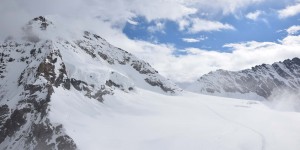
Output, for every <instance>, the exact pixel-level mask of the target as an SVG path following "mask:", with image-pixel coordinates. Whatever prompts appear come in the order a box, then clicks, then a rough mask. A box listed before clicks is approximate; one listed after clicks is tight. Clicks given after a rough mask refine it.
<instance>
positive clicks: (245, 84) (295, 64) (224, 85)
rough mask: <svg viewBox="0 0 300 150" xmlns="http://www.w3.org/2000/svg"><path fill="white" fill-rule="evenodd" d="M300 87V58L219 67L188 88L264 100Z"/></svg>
mask: <svg viewBox="0 0 300 150" xmlns="http://www.w3.org/2000/svg"><path fill="white" fill-rule="evenodd" d="M299 89H300V59H299V58H293V59H292V60H290V59H287V60H284V61H283V62H276V63H273V64H272V65H267V64H262V65H257V66H255V67H252V68H251V69H246V70H241V71H236V72H235V71H226V70H217V71H215V72H210V73H208V74H205V75H203V76H202V77H200V78H199V79H198V80H197V81H196V82H195V83H193V84H192V85H190V86H189V87H188V88H187V90H189V91H193V92H197V93H203V94H209V95H218V96H225V97H233V98H242V99H255V100H264V99H268V98H269V97H270V96H271V95H272V92H274V91H276V92H279V91H281V90H288V91H291V92H298V91H299Z"/></svg>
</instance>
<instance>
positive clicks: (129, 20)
mask: <svg viewBox="0 0 300 150" xmlns="http://www.w3.org/2000/svg"><path fill="white" fill-rule="evenodd" d="M127 22H128V23H129V24H132V25H138V24H139V23H138V22H136V21H134V20H131V19H127Z"/></svg>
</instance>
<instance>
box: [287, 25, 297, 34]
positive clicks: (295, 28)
mask: <svg viewBox="0 0 300 150" xmlns="http://www.w3.org/2000/svg"><path fill="white" fill-rule="evenodd" d="M299 31H300V26H298V25H294V26H291V27H290V28H288V29H286V32H287V33H288V34H290V35H294V34H297V33H299Z"/></svg>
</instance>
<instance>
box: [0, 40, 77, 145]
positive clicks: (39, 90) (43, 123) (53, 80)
mask: <svg viewBox="0 0 300 150" xmlns="http://www.w3.org/2000/svg"><path fill="white" fill-rule="evenodd" d="M47 45H48V46H50V45H51V42H50V41H47V42H45V43H43V46H47ZM19 46H21V45H19V44H15V45H13V44H10V46H8V47H9V48H3V47H0V50H1V51H2V53H1V55H3V56H4V55H7V57H6V58H3V61H2V63H3V64H6V65H11V64H10V63H18V62H24V61H27V63H26V64H27V67H25V69H24V70H23V71H22V73H21V74H20V76H19V79H18V83H17V86H18V88H19V89H20V91H21V92H18V93H16V94H18V95H17V97H18V99H16V101H15V102H16V104H15V106H14V107H13V106H8V105H6V104H4V105H2V106H1V107H0V108H1V109H0V122H1V126H0V149H4V150H8V149H26V150H31V149H36V150H41V149H43V150H52V149H77V148H76V145H75V143H74V142H73V140H72V139H71V138H70V137H69V136H68V135H66V134H65V133H64V131H63V128H62V126H61V125H54V124H52V123H51V122H50V120H49V118H48V112H49V102H50V100H51V95H52V93H53V92H54V90H53V87H55V86H56V87H57V86H64V85H65V84H66V83H67V82H66V71H65V67H64V64H63V63H61V64H59V66H60V68H55V65H56V63H58V62H57V59H61V56H60V54H59V51H57V50H51V51H50V52H49V53H48V55H47V56H46V57H43V56H42V55H38V54H34V52H33V51H30V55H31V56H28V57H23V56H22V57H21V58H18V57H15V58H14V59H13V60H12V61H7V59H8V60H9V55H10V51H11V49H15V47H19ZM19 52H22V50H20V51H19ZM24 54H25V51H24ZM16 56H17V55H16ZM19 56H21V55H19ZM24 58H25V59H24ZM32 58H34V59H32ZM33 61H34V62H35V63H36V61H37V62H39V61H40V63H39V64H38V63H36V64H31V63H32V62H33ZM29 66H30V67H29ZM56 66H58V65H56ZM2 69H3V70H4V71H3V75H4V74H5V73H6V72H7V70H6V68H2ZM55 70H58V71H57V72H59V74H56V73H55ZM4 72H5V73H4ZM4 78H8V79H9V76H4ZM41 78H44V79H45V80H46V82H41V83H39V84H33V83H31V82H30V81H31V80H32V81H37V80H39V79H41ZM8 79H7V80H8ZM6 86H9V85H5V84H3V85H2V86H1V87H0V94H1V97H2V98H1V99H0V102H1V103H3V102H6V101H10V98H9V97H7V96H6V95H5V93H6V92H7V91H6V90H5V89H6ZM14 90H17V89H14ZM10 107H11V108H10ZM50 141H56V142H50Z"/></svg>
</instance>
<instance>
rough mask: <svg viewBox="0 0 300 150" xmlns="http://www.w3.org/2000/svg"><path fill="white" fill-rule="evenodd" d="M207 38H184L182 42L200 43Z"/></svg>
mask: <svg viewBox="0 0 300 150" xmlns="http://www.w3.org/2000/svg"><path fill="white" fill-rule="evenodd" d="M206 39H207V37H200V38H182V41H184V42H187V43H197V42H200V41H204V40H206Z"/></svg>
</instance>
